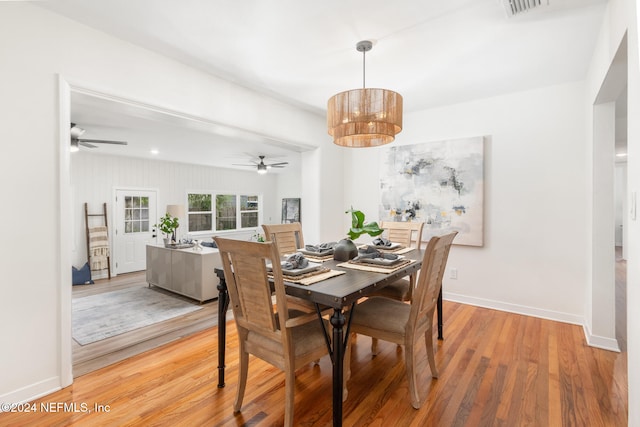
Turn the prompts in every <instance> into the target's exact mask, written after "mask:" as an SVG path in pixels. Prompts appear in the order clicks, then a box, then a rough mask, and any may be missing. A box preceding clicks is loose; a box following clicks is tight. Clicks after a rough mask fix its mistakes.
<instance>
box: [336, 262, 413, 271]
mask: <svg viewBox="0 0 640 427" xmlns="http://www.w3.org/2000/svg"><path fill="white" fill-rule="evenodd" d="M413 262H416V261H415V260H412V259H405V260H402V261H400V262H399V263H397V264H394V265H372V264H365V263H361V262H353V261H347V262H343V263H340V264H338V265H337V267H344V268H351V269H354V270H362V271H372V272H374V273H385V274H389V273H393V272H396V271H398V270H400V269H401V268H404V267H406V266H407V265H409V264H411V263H413Z"/></svg>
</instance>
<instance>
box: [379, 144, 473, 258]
mask: <svg viewBox="0 0 640 427" xmlns="http://www.w3.org/2000/svg"><path fill="white" fill-rule="evenodd" d="M380 162H381V164H380V205H379V218H380V219H381V220H384V221H408V220H411V221H423V222H424V223H425V226H424V229H423V237H422V238H423V241H427V240H429V239H430V237H431V236H434V235H439V234H444V233H446V232H447V231H454V230H455V231H458V233H459V234H458V236H457V237H456V239H455V240H454V244H458V245H470V246H482V245H483V238H484V235H483V222H484V217H483V214H484V137H482V136H479V137H473V138H463V139H453V140H444V141H435V142H425V143H421V144H413V145H402V146H395V147H390V148H387V149H386V152H383V153H382V154H381V156H380Z"/></svg>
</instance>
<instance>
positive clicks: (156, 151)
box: [151, 150, 160, 156]
mask: <svg viewBox="0 0 640 427" xmlns="http://www.w3.org/2000/svg"><path fill="white" fill-rule="evenodd" d="M151 154H153V155H154V156H155V155H158V154H160V152H159V151H158V150H151Z"/></svg>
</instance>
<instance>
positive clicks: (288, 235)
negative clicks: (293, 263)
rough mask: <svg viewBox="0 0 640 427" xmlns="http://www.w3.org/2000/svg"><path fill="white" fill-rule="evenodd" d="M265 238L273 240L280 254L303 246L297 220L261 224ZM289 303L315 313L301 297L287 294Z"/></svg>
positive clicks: (300, 228) (313, 308)
mask: <svg viewBox="0 0 640 427" xmlns="http://www.w3.org/2000/svg"><path fill="white" fill-rule="evenodd" d="M262 229H263V230H264V235H265V239H266V240H267V241H271V242H274V243H275V245H276V247H277V248H278V253H279V254H280V256H282V255H285V254H292V253H295V252H296V251H297V250H298V249H300V248H304V236H303V235H302V225H301V224H300V223H299V222H293V223H289V224H262ZM287 298H288V300H289V305H290V306H291V307H293V308H296V309H298V310H303V311H306V312H308V313H315V311H316V308H315V306H314V305H313V304H312V303H311V302H309V301H307V300H303V299H301V298H297V297H293V296H288V297H287Z"/></svg>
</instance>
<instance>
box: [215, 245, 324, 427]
mask: <svg viewBox="0 0 640 427" xmlns="http://www.w3.org/2000/svg"><path fill="white" fill-rule="evenodd" d="M214 240H215V241H216V243H217V245H218V249H219V250H220V258H221V259H222V266H223V268H224V276H225V280H226V282H227V288H228V290H229V298H230V301H231V307H232V309H233V316H234V319H235V322H236V326H237V328H238V340H239V342H240V346H239V351H240V358H239V360H240V368H239V379H238V389H237V394H236V400H235V403H234V405H233V410H234V412H239V411H240V409H241V407H242V400H243V397H244V392H245V387H246V383H247V372H248V367H249V354H252V355H254V356H256V357H259V358H260V359H262V360H264V361H266V362H268V363H270V364H272V365H273V366H275V367H277V368H279V369H281V370H282V371H284V372H285V375H286V378H285V407H284V425H285V426H292V425H293V414H294V411H293V396H294V389H295V371H296V370H297V369H298V368H300V367H301V366H303V365H306V364H308V363H311V362H314V361H317V360H318V359H319V358H320V357H322V356H324V355H326V354H328V349H327V345H326V341H325V335H324V332H323V329H322V325H321V324H320V322H319V320H318V316H317V314H315V313H313V314H309V313H303V312H299V311H296V310H292V309H290V308H289V307H288V303H287V298H286V296H285V289H284V284H283V280H282V269H281V268H280V262H279V261H280V254H279V253H278V251H277V249H276V245H275V244H274V243H272V242H266V243H258V242H246V241H241V240H231V239H222V238H220V237H216V238H214ZM267 264H272V265H273V280H272V283H270V280H269V275H268V273H269V272H268V270H267ZM271 286H273V287H274V288H275V296H276V298H275V306H274V302H273V301H272V291H271Z"/></svg>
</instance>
